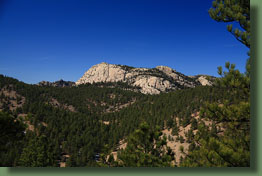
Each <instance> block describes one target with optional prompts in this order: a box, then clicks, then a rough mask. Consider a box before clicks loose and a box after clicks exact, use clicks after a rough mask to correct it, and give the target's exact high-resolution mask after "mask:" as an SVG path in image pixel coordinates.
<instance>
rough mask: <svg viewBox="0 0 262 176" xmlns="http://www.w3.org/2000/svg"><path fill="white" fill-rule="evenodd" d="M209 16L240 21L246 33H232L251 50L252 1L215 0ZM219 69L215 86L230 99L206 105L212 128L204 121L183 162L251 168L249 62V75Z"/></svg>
mask: <svg viewBox="0 0 262 176" xmlns="http://www.w3.org/2000/svg"><path fill="white" fill-rule="evenodd" d="M213 7H214V9H210V11H209V14H210V16H211V17H212V18H213V19H215V20H217V21H223V22H234V21H236V22H238V23H239V24H240V26H241V28H242V29H243V30H244V31H240V30H239V29H235V30H234V31H233V30H232V25H228V31H229V32H231V33H232V34H233V35H234V36H235V37H236V38H237V40H239V41H240V42H242V43H243V44H244V45H246V46H247V47H249V48H250V14H249V9H250V4H249V0H231V1H230V0H216V1H214V2H213ZM225 67H226V69H227V71H224V72H223V70H222V67H218V73H219V74H220V75H221V78H220V79H217V81H216V87H220V88H224V89H225V90H226V91H227V92H228V93H229V94H230V96H228V97H226V99H225V100H224V101H222V102H219V103H218V102H216V103H207V104H206V106H205V107H203V108H202V109H201V117H202V119H205V120H209V121H212V125H211V127H208V126H206V125H205V124H204V123H203V122H201V123H200V124H199V126H198V132H197V134H196V136H195V140H194V144H192V145H191V146H190V148H189V153H188V155H187V156H186V158H185V159H184V160H183V162H182V163H181V166H186V167H199V166H205V167H214V166H216V167H249V166H250V59H248V60H247V65H246V72H245V73H240V72H239V70H236V69H235V65H234V64H230V63H229V62H227V63H226V64H225Z"/></svg>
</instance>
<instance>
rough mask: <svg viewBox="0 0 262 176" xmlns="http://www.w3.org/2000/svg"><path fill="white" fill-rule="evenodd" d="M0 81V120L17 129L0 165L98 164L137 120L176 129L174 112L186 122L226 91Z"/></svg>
mask: <svg viewBox="0 0 262 176" xmlns="http://www.w3.org/2000/svg"><path fill="white" fill-rule="evenodd" d="M0 85H1V87H0V88H1V96H0V97H1V106H0V108H1V111H2V112H1V118H2V119H1V120H2V121H4V123H1V125H4V124H5V123H7V124H6V125H9V126H10V127H12V128H16V126H14V125H13V124H12V123H13V121H16V123H17V125H18V126H19V128H18V129H14V130H17V133H16V134H15V135H14V138H8V140H10V142H8V143H6V142H3V143H1V148H3V150H1V160H2V162H1V164H2V166H60V165H61V163H64V162H66V166H99V163H100V162H101V161H100V160H101V157H100V155H101V154H104V155H105V154H109V153H110V152H111V151H113V150H115V149H116V148H117V147H118V145H119V141H120V140H122V139H125V138H127V136H128V135H130V134H131V133H132V132H133V131H134V130H135V129H137V128H138V127H139V124H140V123H142V122H147V123H148V124H149V126H150V128H151V130H155V129H156V128H157V126H159V127H160V129H161V130H164V129H165V128H171V129H172V130H174V131H175V130H176V129H177V126H176V124H174V119H175V117H178V119H179V124H180V125H181V126H183V127H185V126H187V125H188V124H190V123H192V122H194V120H193V118H192V117H191V114H193V113H196V112H198V111H199V110H200V107H202V106H203V105H204V104H205V103H206V102H210V103H211V102H222V101H224V100H225V97H227V98H229V96H230V93H229V92H228V91H225V90H224V89H223V88H214V87H206V86H199V87H196V88H192V89H185V90H179V91H175V92H169V93H163V94H160V95H144V94H141V93H135V92H133V91H130V90H122V89H120V88H116V87H113V88H109V87H110V86H112V85H110V84H109V85H107V84H105V85H103V86H102V84H96V85H91V84H88V85H81V86H78V87H63V88H59V87H41V86H36V85H29V84H25V83H23V82H19V81H18V80H15V79H13V78H9V77H5V76H2V75H1V77H0ZM119 86H121V85H120V84H119V85H118V87H119ZM122 86H123V87H124V86H125V84H123V85H122ZM231 99H235V100H236V101H237V99H241V96H237V97H231ZM10 119H13V120H10ZM7 120H8V121H7ZM18 122H19V123H18ZM194 123H196V122H194ZM6 125H5V126H6ZM195 128H196V127H195ZM1 129H3V128H1ZM3 134H4V135H9V132H8V131H5V130H3ZM18 136H19V137H18ZM1 141H3V140H1ZM14 151H16V152H14ZM96 155H99V157H98V158H97V157H95V156H96Z"/></svg>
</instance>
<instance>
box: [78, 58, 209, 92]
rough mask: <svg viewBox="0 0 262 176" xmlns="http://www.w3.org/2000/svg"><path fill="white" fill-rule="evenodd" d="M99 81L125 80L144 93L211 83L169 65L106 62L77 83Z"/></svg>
mask: <svg viewBox="0 0 262 176" xmlns="http://www.w3.org/2000/svg"><path fill="white" fill-rule="evenodd" d="M97 82H105V83H106V82H125V83H127V84H129V85H131V86H134V87H140V88H141V89H140V92H142V93H144V94H159V93H161V92H167V91H172V90H177V89H183V88H192V87H195V86H198V85H211V83H210V84H209V82H207V80H204V77H203V78H199V77H189V76H186V75H184V74H182V73H179V72H177V71H176V70H174V69H172V68H170V67H168V66H157V67H156V68H135V67H130V66H127V65H116V64H108V63H106V62H102V63H100V64H97V65H94V66H92V67H91V68H90V69H89V70H87V71H86V72H85V73H84V75H83V76H82V77H81V78H80V79H79V80H78V81H77V82H76V83H75V84H76V85H80V84H86V83H91V84H92V83H97Z"/></svg>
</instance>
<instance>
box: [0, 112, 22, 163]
mask: <svg viewBox="0 0 262 176" xmlns="http://www.w3.org/2000/svg"><path fill="white" fill-rule="evenodd" d="M24 131H25V125H24V124H23V123H22V122H21V120H20V119H16V118H14V117H13V116H12V115H10V114H8V113H4V112H0V158H1V162H0V166H1V167H2V166H9V167H11V166H16V161H17V158H18V156H19V152H21V149H20V145H21V142H22V140H23V138H24Z"/></svg>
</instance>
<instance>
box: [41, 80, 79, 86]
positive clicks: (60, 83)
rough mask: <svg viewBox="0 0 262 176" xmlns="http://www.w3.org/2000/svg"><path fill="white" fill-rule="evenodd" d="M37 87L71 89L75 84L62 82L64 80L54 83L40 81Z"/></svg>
mask: <svg viewBox="0 0 262 176" xmlns="http://www.w3.org/2000/svg"><path fill="white" fill-rule="evenodd" d="M37 85H39V86H52V87H71V86H75V83H74V82H72V81H64V80H62V79H61V80H59V81H55V82H49V81H41V82H39V83H38V84H37Z"/></svg>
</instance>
